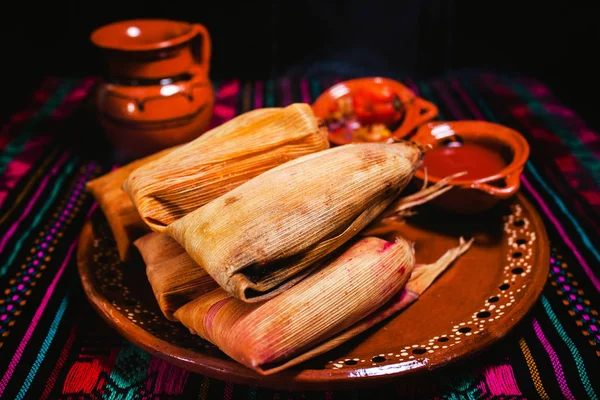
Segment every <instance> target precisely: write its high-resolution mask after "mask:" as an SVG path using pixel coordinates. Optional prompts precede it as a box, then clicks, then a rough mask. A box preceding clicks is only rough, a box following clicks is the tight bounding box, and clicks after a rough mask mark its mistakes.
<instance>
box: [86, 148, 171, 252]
mask: <svg viewBox="0 0 600 400" xmlns="http://www.w3.org/2000/svg"><path fill="white" fill-rule="evenodd" d="M172 150H173V149H167V150H163V151H161V152H158V153H156V154H153V155H150V156H147V157H144V158H142V159H139V160H136V161H133V162H132V163H129V164H127V165H125V166H122V167H120V168H117V169H115V170H114V171H111V172H109V173H108V174H105V175H102V176H101V177H99V178H96V179H94V180H91V181H90V182H88V183H87V185H86V190H87V191H89V192H90V193H92V195H93V196H94V198H95V199H96V201H97V202H98V205H99V206H100V209H101V210H102V212H103V213H104V215H105V216H106V219H107V221H108V225H109V226H110V229H111V231H112V234H113V236H114V238H115V241H116V243H117V249H118V251H119V257H120V258H121V260H123V261H127V260H129V259H130V258H131V251H132V244H133V241H134V240H135V239H137V238H138V237H140V236H142V235H144V234H146V233H148V232H149V231H150V229H149V228H148V226H147V225H146V224H145V223H144V222H143V221H142V219H141V218H140V215H139V214H138V212H137V210H136V209H135V206H134V205H133V203H132V202H131V200H130V199H129V197H128V196H127V194H126V193H125V192H124V191H123V189H122V188H121V186H122V185H123V182H125V179H127V177H128V176H129V174H130V173H131V172H132V171H134V170H135V169H136V168H139V167H140V166H142V165H144V164H147V163H149V162H151V161H152V160H155V159H158V158H160V157H162V156H164V155H166V154H168V153H169V152H170V151H172Z"/></svg>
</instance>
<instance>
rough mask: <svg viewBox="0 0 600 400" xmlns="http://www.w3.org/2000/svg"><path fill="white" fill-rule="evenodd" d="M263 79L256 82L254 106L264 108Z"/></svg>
mask: <svg viewBox="0 0 600 400" xmlns="http://www.w3.org/2000/svg"><path fill="white" fill-rule="evenodd" d="M264 86H265V84H264V82H263V81H257V82H256V83H255V84H254V108H263V88H264Z"/></svg>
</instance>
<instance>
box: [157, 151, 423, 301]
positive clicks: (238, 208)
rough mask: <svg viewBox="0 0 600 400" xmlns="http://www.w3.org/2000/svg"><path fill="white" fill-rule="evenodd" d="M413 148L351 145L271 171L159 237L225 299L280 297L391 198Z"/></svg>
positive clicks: (409, 168)
mask: <svg viewBox="0 0 600 400" xmlns="http://www.w3.org/2000/svg"><path fill="white" fill-rule="evenodd" d="M420 160H421V151H420V150H419V149H418V148H417V147H416V146H414V145H413V144H410V143H407V142H403V143H394V144H379V143H369V144H355V145H346V146H341V147H336V148H332V149H329V150H325V151H322V152H319V153H315V154H310V155H307V156H304V157H301V158H298V159H296V160H293V161H290V162H288V163H286V164H283V165H280V166H279V167H276V168H273V169H271V170H269V171H267V172H265V173H263V174H261V175H259V176H257V177H256V178H254V179H252V180H250V181H248V182H246V183H245V184H243V185H241V186H239V187H237V188H236V189H234V190H232V191H231V192H229V193H228V194H227V195H225V196H222V197H219V198H217V199H215V200H214V201H212V202H210V203H208V204H207V205H205V206H203V207H201V208H199V209H197V210H196V211H194V212H192V213H190V214H188V215H187V216H186V217H184V218H181V219H180V220H178V221H176V222H174V223H173V224H171V225H170V226H169V227H168V229H167V234H169V235H170V236H172V237H173V238H175V239H176V240H177V241H178V242H179V243H180V244H181V245H182V246H183V247H184V248H185V250H186V251H187V253H188V254H189V255H190V256H191V257H192V258H193V259H194V260H195V261H196V262H197V263H198V264H200V265H202V267H203V268H204V269H206V271H207V272H208V273H209V274H210V275H211V276H212V277H213V278H214V279H215V280H216V281H217V282H218V283H219V285H220V286H221V287H222V288H224V289H225V290H226V291H227V292H228V293H230V294H231V295H232V296H234V297H236V298H238V299H241V300H243V301H247V302H254V301H263V300H266V299H268V298H271V297H274V296H275V295H277V294H279V293H282V292H283V291H284V290H286V289H287V288H289V287H291V286H293V284H295V283H296V282H297V281H300V280H301V279H302V278H304V277H305V276H306V275H307V274H308V273H309V272H310V269H311V267H314V265H315V263H316V262H317V261H319V260H320V259H322V258H323V257H325V256H327V255H328V254H329V253H331V252H332V251H334V250H335V249H337V248H338V247H339V246H341V245H342V244H343V243H345V242H347V241H348V240H350V239H351V238H352V237H353V236H354V235H356V234H357V233H358V232H359V231H360V230H361V229H363V228H364V227H365V226H366V225H367V224H369V223H370V222H371V221H372V220H373V219H375V218H376V217H377V216H378V215H379V214H380V213H381V212H382V211H383V210H384V209H385V208H386V207H388V206H389V205H390V204H391V202H392V201H393V200H394V199H395V198H396V197H397V196H398V194H399V193H400V191H401V190H402V189H403V188H404V187H405V186H406V184H407V183H408V182H409V181H410V179H411V178H412V176H413V173H414V171H415V170H416V168H417V167H418V166H419V163H420Z"/></svg>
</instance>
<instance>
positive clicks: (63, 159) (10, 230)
mask: <svg viewBox="0 0 600 400" xmlns="http://www.w3.org/2000/svg"><path fill="white" fill-rule="evenodd" d="M69 157H70V154H69V153H64V154H63V155H62V157H61V158H60V159H59V160H58V162H57V163H56V165H55V166H54V167H52V170H51V172H50V175H47V176H46V177H45V178H44V179H43V180H42V183H41V184H40V186H39V187H38V188H37V190H36V191H35V193H34V194H33V196H32V197H31V199H30V200H29V203H28V204H27V207H25V210H24V211H23V214H21V216H20V217H19V219H17V220H16V221H15V222H14V223H13V224H12V225H11V226H10V228H8V230H7V231H6V234H5V235H4V237H3V238H2V241H0V253H1V252H2V251H3V250H4V247H5V246H6V243H7V242H8V241H9V240H10V238H11V237H12V236H13V235H14V233H15V231H16V230H17V228H18V227H19V224H21V222H23V220H24V219H25V217H27V215H29V213H30V212H31V208H32V207H33V205H34V204H35V202H36V201H37V199H38V198H39V197H40V195H41V194H42V192H43V191H44V189H45V188H46V186H47V185H48V181H49V180H50V177H52V176H54V175H56V174H57V173H58V169H59V168H60V167H61V166H62V165H63V164H64V163H65V162H66V161H67V160H68V159H69Z"/></svg>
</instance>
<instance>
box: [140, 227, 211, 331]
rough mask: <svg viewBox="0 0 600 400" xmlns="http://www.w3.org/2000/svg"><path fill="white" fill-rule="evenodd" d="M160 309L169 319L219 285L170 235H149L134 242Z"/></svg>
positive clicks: (173, 319)
mask: <svg viewBox="0 0 600 400" xmlns="http://www.w3.org/2000/svg"><path fill="white" fill-rule="evenodd" d="M135 246H136V247H137V248H138V250H139V251H140V254H141V255H142V258H143V259H144V263H145V264H146V274H147V276H148V280H149V281H150V285H151V286H152V291H153V292H154V296H155V297H156V301H157V302H158V305H159V307H160V310H161V311H162V313H163V314H164V316H165V317H167V319H169V320H171V321H176V318H175V317H174V316H173V313H174V312H175V311H176V310H177V309H178V308H179V307H181V306H183V305H184V304H186V303H188V302H190V301H192V300H194V299H196V298H197V297H199V296H201V295H203V294H205V293H208V292H210V291H212V290H214V289H217V288H218V287H219V285H218V284H217V282H215V281H214V279H212V278H211V277H210V275H208V274H207V273H206V271H205V270H204V269H202V268H201V267H200V266H199V265H198V264H196V263H195V262H194V260H192V259H191V258H190V257H189V256H188V255H187V254H186V252H185V251H184V250H183V248H182V247H181V246H180V245H179V244H178V243H177V242H176V241H174V240H173V239H171V238H170V237H169V236H167V235H164V234H161V233H155V232H152V233H149V234H147V235H145V236H143V237H141V238H139V239H138V240H136V241H135Z"/></svg>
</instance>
